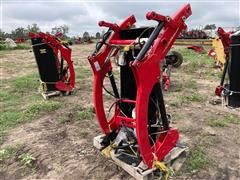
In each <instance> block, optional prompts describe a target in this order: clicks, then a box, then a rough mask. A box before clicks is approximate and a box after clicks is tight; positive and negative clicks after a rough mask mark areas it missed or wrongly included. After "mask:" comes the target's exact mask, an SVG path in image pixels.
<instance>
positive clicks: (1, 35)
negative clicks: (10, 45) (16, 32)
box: [0, 29, 6, 40]
mask: <svg viewBox="0 0 240 180" xmlns="http://www.w3.org/2000/svg"><path fill="white" fill-rule="evenodd" d="M5 35H6V33H5V32H4V31H2V30H1V29H0V40H3V39H5Z"/></svg>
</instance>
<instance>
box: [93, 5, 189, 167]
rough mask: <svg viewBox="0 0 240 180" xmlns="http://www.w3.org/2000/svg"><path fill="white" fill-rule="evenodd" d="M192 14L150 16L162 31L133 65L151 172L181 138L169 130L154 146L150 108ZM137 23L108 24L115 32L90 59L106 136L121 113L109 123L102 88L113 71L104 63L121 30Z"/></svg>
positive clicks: (139, 128) (143, 148)
mask: <svg viewBox="0 0 240 180" xmlns="http://www.w3.org/2000/svg"><path fill="white" fill-rule="evenodd" d="M191 14H192V11H191V7H190V4H186V5H184V6H183V7H182V8H181V9H180V10H179V11H177V12H176V13H175V14H174V15H173V16H171V17H166V16H163V15H160V14H157V13H155V12H149V13H147V18H148V19H154V20H156V21H160V22H159V24H158V26H159V25H161V26H162V27H161V28H162V29H161V30H160V32H159V33H158V34H157V36H156V38H155V39H153V40H152V43H151V44H150V45H148V46H147V45H146V44H147V43H148V42H149V41H150V40H148V41H147V42H146V43H145V45H144V47H143V48H142V50H143V49H145V51H146V53H143V54H142V57H141V58H139V59H138V57H139V55H138V57H137V58H136V59H135V61H134V62H133V63H132V64H131V68H132V71H133V74H134V77H135V81H136V87H137V97H136V103H135V112H136V119H134V120H135V127H136V136H137V141H138V146H139V150H140V154H141V157H142V159H143V161H144V162H145V163H146V164H147V166H148V167H149V168H152V166H153V161H154V158H155V157H157V160H162V159H163V158H164V157H165V156H166V155H167V154H168V152H169V151H170V150H171V149H172V148H173V147H174V146H175V145H176V143H177V140H178V136H179V135H178V131H177V129H175V128H171V127H170V128H169V129H168V130H167V132H165V133H162V134H161V135H160V136H159V138H158V139H157V140H156V142H155V143H154V144H153V145H152V146H151V144H150V140H149V134H148V104H149V96H150V93H151V92H152V89H153V87H154V86H155V85H156V84H157V83H159V80H160V76H161V73H160V68H159V67H160V63H161V61H162V60H163V59H164V58H165V56H166V54H167V52H168V51H169V50H170V48H171V46H172V45H173V43H174V41H175V39H176V38H177V37H178V36H179V34H180V32H181V31H182V30H184V29H186V27H187V26H186V24H185V22H184V21H185V19H186V18H188V17H189V16H190V15H191ZM135 22H136V20H135V17H134V16H130V17H128V18H127V19H126V20H125V21H123V22H122V23H121V24H120V25H119V26H118V28H116V27H115V26H114V27H113V26H112V25H111V26H109V24H108V25H107V26H108V27H110V28H112V29H113V30H114V31H113V32H112V34H111V36H110V37H109V39H108V40H107V43H106V44H105V46H104V48H103V49H102V50H101V51H99V52H98V53H97V54H93V55H91V56H89V58H88V59H89V62H90V64H91V66H92V69H93V73H94V92H93V96H94V105H95V110H96V116H97V119H98V121H99V124H100V126H101V128H102V131H103V132H104V133H105V134H109V133H110V132H112V131H113V130H115V129H119V128H120V127H119V125H118V123H116V122H115V119H117V118H116V116H117V115H118V114H119V112H118V111H115V115H114V116H113V118H112V119H110V120H107V118H106V115H105V112H104V107H103V94H102V93H103V92H102V84H103V80H104V78H105V75H106V74H107V73H108V72H109V71H111V70H112V66H111V62H108V63H105V60H106V57H108V55H109V53H110V52H111V49H112V46H111V42H118V43H119V44H121V43H122V42H121V39H120V36H119V30H121V29H129V28H130V27H131V26H132V25H133V24H134V23H135ZM101 24H102V23H101ZM155 29H156V28H155ZM153 33H154V32H153ZM153 33H152V34H153ZM151 36H152V35H151ZM150 38H151V37H150ZM150 38H149V39H150ZM123 42H126V40H123ZM123 44H125V43H123ZM145 46H146V47H145ZM142 50H141V51H142ZM141 51H140V53H141ZM140 53H139V54H140ZM129 122H130V121H129ZM132 127H134V126H132Z"/></svg>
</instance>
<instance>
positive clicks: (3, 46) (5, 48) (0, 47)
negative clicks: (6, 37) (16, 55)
mask: <svg viewBox="0 0 240 180" xmlns="http://www.w3.org/2000/svg"><path fill="white" fill-rule="evenodd" d="M15 49H31V46H30V45H28V44H17V46H16V47H14V48H12V47H10V46H8V45H7V44H0V51H9V50H15Z"/></svg>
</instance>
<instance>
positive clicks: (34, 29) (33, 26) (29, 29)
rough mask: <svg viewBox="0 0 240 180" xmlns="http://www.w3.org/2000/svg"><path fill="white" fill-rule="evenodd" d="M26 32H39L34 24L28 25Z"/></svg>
mask: <svg viewBox="0 0 240 180" xmlns="http://www.w3.org/2000/svg"><path fill="white" fill-rule="evenodd" d="M27 30H28V32H33V33H38V32H40V31H41V30H40V28H39V27H38V25H37V24H35V23H34V24H32V25H28V26H27Z"/></svg>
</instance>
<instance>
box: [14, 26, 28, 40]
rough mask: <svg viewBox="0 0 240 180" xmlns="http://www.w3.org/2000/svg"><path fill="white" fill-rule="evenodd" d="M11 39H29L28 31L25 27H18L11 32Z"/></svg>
mask: <svg viewBox="0 0 240 180" xmlns="http://www.w3.org/2000/svg"><path fill="white" fill-rule="evenodd" d="M11 38H13V39H15V38H28V30H27V29H24V28H23V27H18V28H17V29H15V30H13V31H12V32H11Z"/></svg>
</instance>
